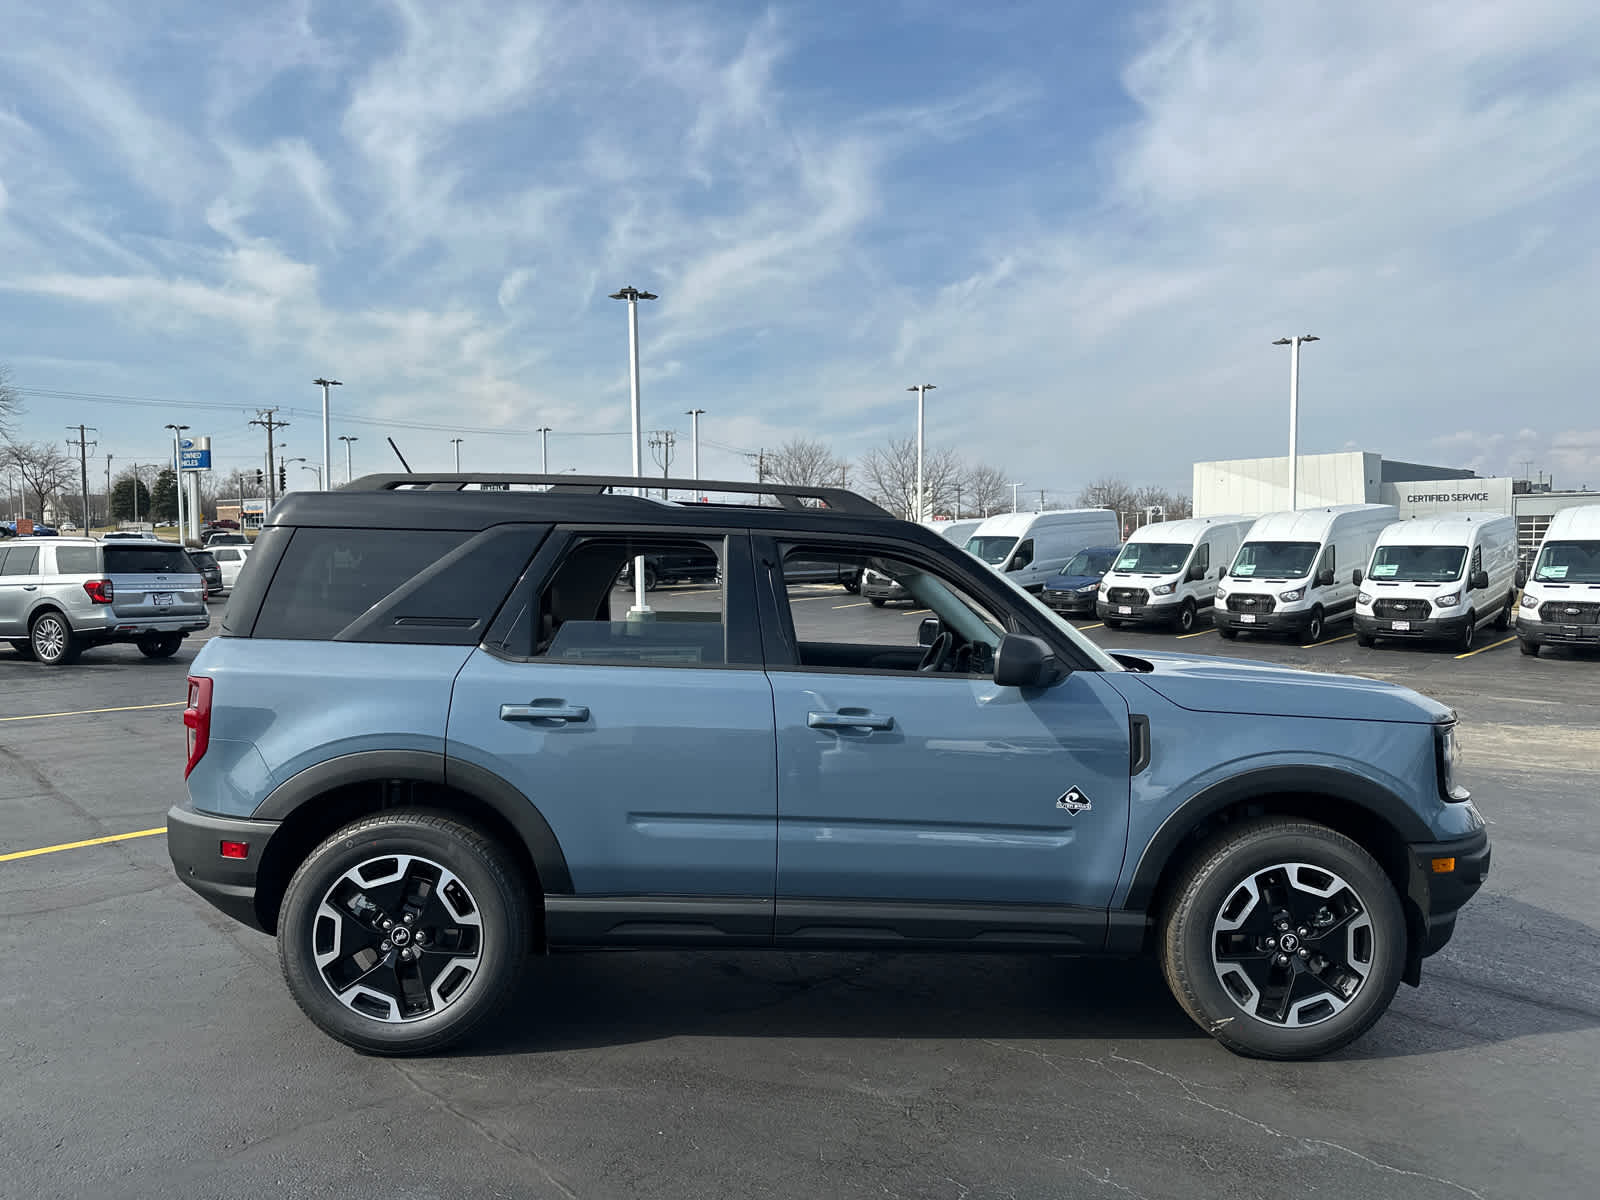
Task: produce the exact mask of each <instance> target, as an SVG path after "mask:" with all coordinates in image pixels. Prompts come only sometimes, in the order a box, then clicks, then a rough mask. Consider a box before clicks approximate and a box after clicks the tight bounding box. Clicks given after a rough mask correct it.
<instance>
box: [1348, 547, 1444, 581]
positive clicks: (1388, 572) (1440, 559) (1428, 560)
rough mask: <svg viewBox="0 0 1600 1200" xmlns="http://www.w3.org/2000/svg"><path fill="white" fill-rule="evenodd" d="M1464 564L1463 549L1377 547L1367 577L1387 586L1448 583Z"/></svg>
mask: <svg viewBox="0 0 1600 1200" xmlns="http://www.w3.org/2000/svg"><path fill="white" fill-rule="evenodd" d="M1466 561H1467V548H1466V547H1465V546H1379V547H1378V552H1377V553H1376V554H1374V555H1373V556H1372V570H1371V571H1370V572H1369V574H1370V575H1371V576H1372V578H1374V579H1377V580H1381V581H1383V582H1386V583H1398V582H1400V581H1402V580H1406V581H1410V582H1414V583H1449V582H1450V581H1451V580H1452V579H1460V578H1461V564H1462V563H1464V562H1466Z"/></svg>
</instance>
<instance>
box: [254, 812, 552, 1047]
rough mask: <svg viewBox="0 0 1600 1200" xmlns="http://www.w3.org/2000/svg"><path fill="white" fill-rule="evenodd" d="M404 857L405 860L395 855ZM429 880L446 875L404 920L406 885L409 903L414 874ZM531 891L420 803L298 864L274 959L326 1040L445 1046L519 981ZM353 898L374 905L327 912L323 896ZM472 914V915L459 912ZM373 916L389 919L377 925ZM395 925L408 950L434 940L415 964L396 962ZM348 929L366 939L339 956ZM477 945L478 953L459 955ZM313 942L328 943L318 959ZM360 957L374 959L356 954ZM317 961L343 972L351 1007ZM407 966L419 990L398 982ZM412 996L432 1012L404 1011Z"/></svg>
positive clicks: (467, 833) (369, 820) (476, 836)
mask: <svg viewBox="0 0 1600 1200" xmlns="http://www.w3.org/2000/svg"><path fill="white" fill-rule="evenodd" d="M406 858H409V859H410V861H409V862H401V861H400V860H402V859H406ZM385 860H390V861H388V862H386V861H385ZM447 875H448V876H449V877H451V878H450V879H445V876H447ZM362 876H364V877H365V878H364V879H362V878H361V877H362ZM429 877H431V878H432V880H433V882H434V883H435V884H438V883H439V881H440V880H444V884H443V886H437V887H434V888H431V889H430V890H429V891H428V892H427V894H426V897H425V898H424V899H423V900H422V901H421V911H420V915H419V916H418V919H417V920H416V921H415V923H404V924H402V922H403V915H404V911H405V910H406V908H407V907H409V906H406V905H402V903H401V899H402V897H403V896H404V895H406V894H407V893H409V894H410V896H411V897H412V899H413V900H414V901H415V899H416V897H417V896H418V894H419V893H418V890H417V889H416V887H415V886H410V885H411V884H412V881H413V880H415V881H418V882H420V881H423V880H425V879H428V878H429ZM452 884H453V885H454V890H452ZM528 896H529V888H528V884H527V882H526V881H524V880H523V879H522V877H521V875H520V874H519V873H518V871H517V869H516V867H515V865H514V863H513V861H512V859H511V858H510V857H509V856H508V855H507V854H506V853H505V851H503V850H502V849H500V847H498V846H497V845H496V844H495V843H494V842H493V841H491V840H490V839H489V838H487V837H485V836H484V835H483V834H482V833H481V832H480V831H479V830H477V829H476V828H474V827H473V826H471V825H468V824H465V823H463V822H461V821H458V820H455V819H454V818H452V817H448V816H445V815H443V814H441V813H438V812H432V811H429V810H426V809H394V810H392V811H388V812H384V813H380V814H377V815H375V816H371V817H366V818H363V819H362V820H359V821H356V822H355V823H353V824H350V825H346V826H345V827H344V828H343V829H340V830H338V831H337V832H336V833H334V834H333V835H332V836H331V837H329V838H328V839H327V840H326V841H324V842H323V843H322V844H321V845H320V846H318V847H317V848H316V849H315V850H313V851H312V852H311V854H310V855H309V856H308V857H307V858H306V860H305V861H304V862H303V863H301V864H300V868H299V869H298V870H297V871H296V872H295V873H294V878H293V879H291V880H290V881H289V887H288V889H287V890H286V891H285V892H284V896H283V907H282V910H281V911H280V914H279V920H278V962H279V964H280V966H281V967H282V969H283V977H284V981H285V982H286V983H287V984H288V985H289V991H290V994H292V995H293V996H294V998H295V1002H296V1003H297V1004H299V1005H300V1008H301V1010H302V1011H303V1012H304V1013H305V1014H306V1016H308V1017H310V1018H311V1020H312V1021H313V1022H315V1023H316V1025H317V1026H318V1027H319V1028H320V1029H321V1030H322V1031H323V1032H324V1033H326V1034H328V1035H329V1036H330V1037H332V1038H334V1039H336V1040H338V1041H341V1042H343V1043H344V1044H345V1045H347V1046H351V1047H353V1048H355V1049H357V1050H360V1051H363V1052H365V1053H368V1054H382V1055H401V1054H425V1053H429V1052H432V1051H436V1050H441V1049H443V1048H444V1047H445V1046H448V1045H450V1044H451V1043H453V1042H456V1041H459V1040H460V1039H461V1038H464V1037H466V1036H467V1035H468V1034H469V1033H471V1032H472V1031H473V1030H474V1029H476V1028H477V1027H478V1026H479V1025H480V1024H481V1023H482V1022H483V1021H485V1020H487V1019H488V1018H489V1017H490V1016H491V1015H493V1013H494V1012H495V1011H496V1010H498V1009H499V1008H500V1007H501V1006H502V1005H503V1004H504V1003H505V1001H506V1000H507V998H508V997H509V996H510V995H511V993H512V991H513V990H514V989H515V987H516V983H517V980H518V978H519V976H520V975H521V973H522V966H523V962H524V960H525V959H526V957H527V953H528V948H529V941H530V931H531V929H532V924H531V918H530V911H529V908H530V906H529V900H528ZM357 897H366V898H369V902H370V903H372V905H373V907H371V908H370V909H366V910H365V914H364V917H363V918H361V919H358V918H357V917H356V916H355V915H353V913H352V910H351V909H350V908H343V909H342V910H335V909H333V908H332V907H331V906H330V905H329V904H328V903H327V902H328V901H329V900H330V899H342V900H344V901H345V902H346V904H348V903H350V902H351V901H354V900H355V899H356V898H357ZM446 900H450V904H449V906H447V905H446ZM336 911H340V913H341V915H340V916H335V915H334V914H335V912H336ZM472 916H475V917H476V918H477V920H476V923H474V922H473V921H472V920H469V919H466V918H468V917H472ZM380 920H385V921H389V922H390V923H391V924H390V925H386V926H383V927H382V928H380V927H379V926H378V924H377V923H378V922H379V921H380ZM391 930H393V931H396V932H391ZM401 930H405V931H407V932H408V933H409V931H411V930H416V931H417V932H416V933H415V934H414V935H413V936H415V938H416V942H415V943H414V944H413V945H412V946H410V947H407V948H408V949H410V950H412V951H413V952H416V951H417V950H418V949H419V948H422V947H426V946H432V947H434V949H432V950H429V949H426V948H422V949H421V955H420V957H419V958H418V959H417V960H415V962H416V963H417V964H418V965H415V966H412V965H409V962H410V961H411V960H407V962H405V963H403V962H402V956H403V954H404V953H405V951H404V950H402V949H401V945H402V944H403V943H401V942H400V938H399V936H398V932H397V931H401ZM352 933H353V934H355V935H356V936H357V937H360V938H361V939H362V940H363V941H364V942H367V943H368V944H367V945H366V946H365V947H364V948H363V951H358V952H357V954H355V955H351V956H349V957H343V956H341V953H340V952H341V950H342V947H343V942H344V939H345V937H346V936H348V935H350V934H352ZM424 935H427V937H428V940H427V941H426V942H424V941H423V937H424ZM377 939H383V940H382V941H379V940H377ZM408 940H409V939H408ZM447 941H449V942H453V943H454V949H453V950H452V951H450V952H441V951H440V950H439V949H438V947H440V946H442V945H444V944H446V942H447ZM474 943H475V944H476V952H475V953H472V954H466V953H464V951H465V950H466V949H468V948H470V947H471V946H472V945H473V944H474ZM319 946H322V947H324V949H323V950H322V954H321V956H322V958H323V962H322V964H321V965H320V966H319V964H318V957H319V953H318V947H319ZM386 946H387V947H388V949H387V950H385V949H384V947H386ZM363 953H365V954H366V955H370V956H371V957H370V959H368V960H367V961H366V962H359V961H357V960H358V959H360V958H361V956H362V954H363ZM380 955H381V956H380ZM440 959H444V960H445V962H444V964H443V965H442V966H439V967H438V969H437V970H436V971H435V973H434V975H433V977H432V979H431V980H427V977H426V975H424V974H421V972H422V971H423V970H424V967H425V966H427V967H432V966H433V965H434V964H435V963H436V962H437V960H440ZM362 967H365V968H366V973H365V974H364V975H363V974H360V973H359V972H360V970H361V968H362ZM324 969H326V970H327V972H329V973H330V974H333V975H334V976H335V978H339V977H340V974H341V972H346V973H348V977H347V979H348V981H347V982H346V987H345V994H346V995H347V996H348V997H350V999H351V1003H346V1002H345V1001H344V1000H341V999H340V998H339V996H338V995H336V994H335V991H334V984H333V983H332V982H330V981H329V980H328V979H327V978H326V977H325V975H324ZM413 971H415V972H418V975H417V976H416V978H418V979H422V980H427V983H428V986H427V988H426V991H425V992H423V991H422V989H421V988H417V989H414V991H413V992H412V993H411V994H408V993H407V991H406V989H405V988H404V986H403V985H402V983H401V982H400V978H401V975H402V974H408V973H410V972H413ZM358 979H369V980H371V981H372V985H373V991H372V992H368V993H365V994H364V993H363V992H360V991H357V990H356V989H355V988H354V986H353V983H354V982H355V981H356V980H358ZM418 992H421V993H422V994H421V995H420V996H418V995H417V993H418ZM413 996H416V998H417V999H418V1000H419V1002H420V1004H421V1005H423V1006H425V1007H426V1008H428V1009H434V1010H435V1011H431V1012H428V1011H424V1012H420V1013H418V1014H416V1015H406V1011H405V1007H404V1002H409V1001H411V1000H412V999H413ZM374 997H376V998H374ZM380 1001H381V1004H380ZM355 1005H362V1006H364V1007H363V1008H357V1007H355ZM380 1010H381V1011H382V1012H383V1013H385V1014H386V1015H388V1016H390V1017H393V1016H394V1015H395V1014H397V1013H398V1014H401V1015H400V1017H399V1019H398V1020H384V1019H380V1018H379V1017H378V1016H377V1015H375V1014H376V1013H377V1012H379V1011H380Z"/></svg>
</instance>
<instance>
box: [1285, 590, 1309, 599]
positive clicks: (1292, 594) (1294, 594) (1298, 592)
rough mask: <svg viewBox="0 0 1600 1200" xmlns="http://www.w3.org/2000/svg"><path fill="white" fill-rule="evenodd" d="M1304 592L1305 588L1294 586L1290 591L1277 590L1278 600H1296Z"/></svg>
mask: <svg viewBox="0 0 1600 1200" xmlns="http://www.w3.org/2000/svg"><path fill="white" fill-rule="evenodd" d="M1305 594H1306V590H1305V588H1295V590H1294V591H1292V592H1279V593H1278V599H1279V600H1298V599H1300V598H1301V597H1302V596H1304V595H1305Z"/></svg>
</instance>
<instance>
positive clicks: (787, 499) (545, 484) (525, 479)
mask: <svg viewBox="0 0 1600 1200" xmlns="http://www.w3.org/2000/svg"><path fill="white" fill-rule="evenodd" d="M473 484H477V485H478V487H479V488H480V489H494V490H501V489H506V488H509V487H510V486H511V485H513V484H520V485H524V486H526V485H533V486H537V487H542V488H544V489H546V490H547V491H550V492H561V493H566V494H568V495H574V494H578V495H590V496H600V495H604V494H605V493H607V492H613V493H616V492H620V493H621V494H624V495H626V494H629V493H631V492H633V491H635V490H643V491H647V492H649V491H662V490H666V491H668V492H689V493H692V494H694V495H701V494H703V493H705V492H734V493H738V494H740V495H754V496H771V497H772V498H773V499H774V500H776V501H777V502H778V504H779V505H780V506H781V507H783V508H786V509H789V510H791V511H794V512H818V511H828V510H831V511H833V512H839V513H846V514H849V515H850V516H856V517H889V516H892V514H891V513H889V512H888V511H886V510H885V509H883V508H880V507H879V506H878V505H876V504H874V503H873V502H872V501H871V500H868V499H867V498H866V497H865V496H861V495H858V494H856V493H855V492H852V491H849V490H847V489H845V488H836V487H795V486H791V485H789V484H781V483H751V482H749V481H748V480H745V481H743V482H730V481H727V480H719V479H647V478H636V477H634V476H632V475H504V474H499V473H491V474H483V473H473V474H463V473H459V472H445V473H439V474H435V473H433V472H429V471H415V472H412V473H411V474H409V475H363V476H362V477H361V478H359V479H354V480H351V481H350V482H349V483H347V484H345V485H344V486H343V487H341V488H339V489H337V490H339V491H342V492H397V491H428V492H460V491H465V490H466V489H467V488H468V487H469V486H471V485H473ZM807 501H809V502H810V503H807ZM656 503H678V504H688V505H692V506H694V507H699V505H698V504H696V503H695V502H694V501H682V500H680V501H667V502H663V501H657V502H656Z"/></svg>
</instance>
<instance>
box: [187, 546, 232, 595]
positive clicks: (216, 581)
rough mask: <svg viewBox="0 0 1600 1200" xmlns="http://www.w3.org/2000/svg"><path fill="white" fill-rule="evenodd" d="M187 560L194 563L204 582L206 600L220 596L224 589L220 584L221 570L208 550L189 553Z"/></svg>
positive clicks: (221, 583)
mask: <svg viewBox="0 0 1600 1200" xmlns="http://www.w3.org/2000/svg"><path fill="white" fill-rule="evenodd" d="M189 560H190V561H191V562H193V563H194V565H195V570H197V571H199V572H200V577H201V578H202V579H204V580H205V581H206V599H207V600H209V599H211V597H212V596H220V595H222V593H223V592H224V591H226V590H227V589H226V587H225V586H224V585H223V582H222V568H221V567H220V566H218V565H217V560H216V559H215V558H213V557H212V555H211V552H210V551H209V550H191V551H189Z"/></svg>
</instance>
